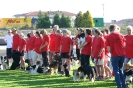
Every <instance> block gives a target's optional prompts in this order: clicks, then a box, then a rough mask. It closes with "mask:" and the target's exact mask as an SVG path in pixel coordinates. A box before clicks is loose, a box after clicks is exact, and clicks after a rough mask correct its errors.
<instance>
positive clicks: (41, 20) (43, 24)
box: [37, 11, 51, 28]
mask: <svg viewBox="0 0 133 88" xmlns="http://www.w3.org/2000/svg"><path fill="white" fill-rule="evenodd" d="M50 26H51V22H50V19H49V15H48V13H45V15H42V12H41V11H39V13H38V19H37V28H49V27H50Z"/></svg>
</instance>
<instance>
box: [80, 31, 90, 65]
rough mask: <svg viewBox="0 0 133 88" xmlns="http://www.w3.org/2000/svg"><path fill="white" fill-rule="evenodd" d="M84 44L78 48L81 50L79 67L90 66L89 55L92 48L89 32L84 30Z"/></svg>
mask: <svg viewBox="0 0 133 88" xmlns="http://www.w3.org/2000/svg"><path fill="white" fill-rule="evenodd" d="M85 35H86V39H85V43H83V44H82V45H81V46H80V47H81V48H83V49H82V51H81V66H84V65H85V64H86V65H90V55H91V46H92V37H91V30H90V29H86V30H85Z"/></svg>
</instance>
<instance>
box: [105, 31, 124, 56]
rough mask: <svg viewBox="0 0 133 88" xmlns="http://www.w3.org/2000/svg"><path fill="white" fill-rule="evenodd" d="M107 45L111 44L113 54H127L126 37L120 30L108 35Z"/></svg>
mask: <svg viewBox="0 0 133 88" xmlns="http://www.w3.org/2000/svg"><path fill="white" fill-rule="evenodd" d="M106 41H107V46H110V49H111V56H112V57H116V56H123V55H125V50H124V42H125V38H124V37H123V35H122V34H120V33H118V32H113V33H111V34H110V35H109V36H108V37H107V40H106Z"/></svg>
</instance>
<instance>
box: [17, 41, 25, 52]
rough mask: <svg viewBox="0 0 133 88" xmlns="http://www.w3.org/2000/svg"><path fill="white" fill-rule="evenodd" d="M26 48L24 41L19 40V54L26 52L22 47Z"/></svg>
mask: <svg viewBox="0 0 133 88" xmlns="http://www.w3.org/2000/svg"><path fill="white" fill-rule="evenodd" d="M24 46H26V40H25V39H20V42H19V52H21V51H24V52H25V51H26V47H25V48H24V49H23V47H24Z"/></svg>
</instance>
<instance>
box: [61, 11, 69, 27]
mask: <svg viewBox="0 0 133 88" xmlns="http://www.w3.org/2000/svg"><path fill="white" fill-rule="evenodd" d="M60 27H61V28H67V27H71V19H70V17H65V16H64V14H62V16H61V19H60Z"/></svg>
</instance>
